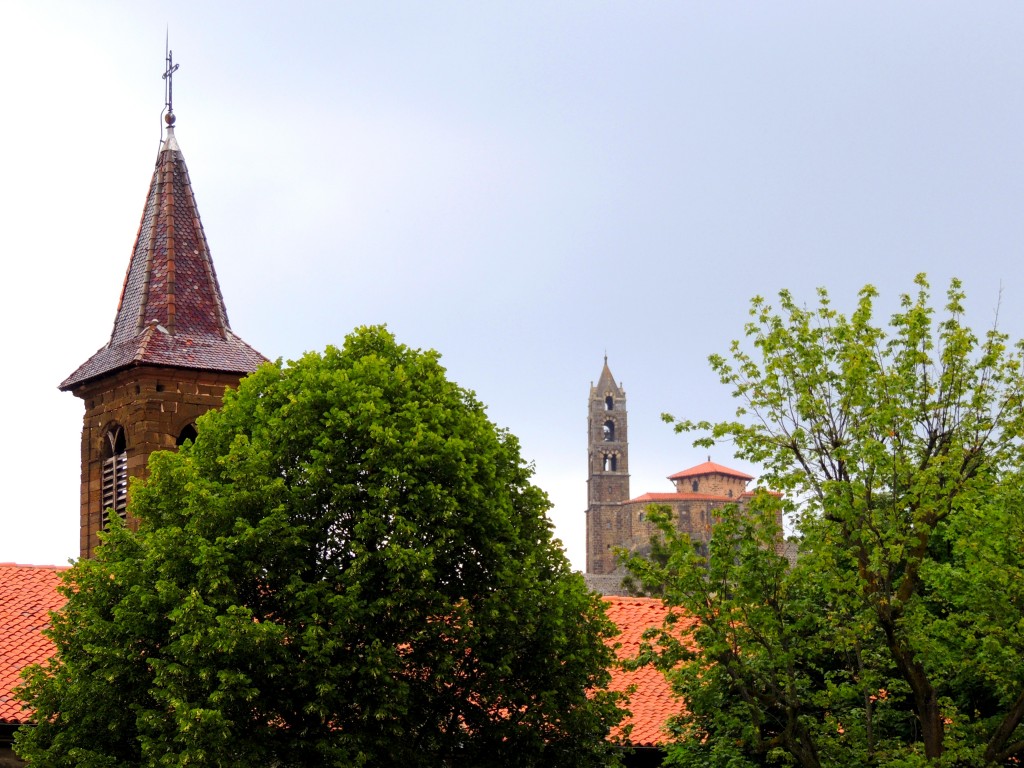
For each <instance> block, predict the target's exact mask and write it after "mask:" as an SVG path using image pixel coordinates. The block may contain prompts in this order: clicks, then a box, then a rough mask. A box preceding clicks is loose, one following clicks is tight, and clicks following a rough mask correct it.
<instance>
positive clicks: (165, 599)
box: [17, 328, 620, 768]
mask: <svg viewBox="0 0 1024 768" xmlns="http://www.w3.org/2000/svg"><path fill="white" fill-rule="evenodd" d="M198 431H199V437H198V439H197V440H196V442H195V444H194V445H186V446H185V447H183V448H182V449H181V450H180V451H179V452H177V453H162V454H156V455H155V456H154V457H153V459H152V460H151V464H150V471H151V475H150V478H149V480H148V482H146V483H140V484H136V485H134V486H133V487H132V493H131V506H130V511H131V514H132V515H133V516H135V517H136V518H138V520H139V521H140V524H139V527H138V531H137V532H132V531H130V530H128V529H126V528H124V527H114V528H113V529H112V530H111V531H110V532H109V533H108V534H107V535H106V536H105V537H104V543H103V546H102V547H101V548H100V549H99V551H98V554H97V556H96V558H95V559H94V560H91V561H79V562H78V563H77V564H76V565H75V566H74V567H73V568H72V569H70V570H69V571H68V572H67V578H66V582H65V585H64V587H63V591H64V594H65V595H66V596H67V599H68V600H67V605H66V607H65V608H64V609H63V610H62V611H61V612H60V613H59V614H57V615H56V616H55V617H54V621H53V626H52V629H51V630H50V636H51V637H52V638H53V640H54V642H55V643H56V649H57V653H56V656H55V657H54V658H53V660H52V661H51V662H50V664H49V665H48V666H46V667H45V668H37V669H35V670H34V671H33V672H32V673H31V674H30V675H29V677H28V683H27V685H26V686H25V687H24V689H23V691H22V693H23V695H24V696H25V698H26V700H27V701H28V703H29V704H30V705H31V707H32V708H33V709H34V710H35V717H36V722H37V724H36V725H35V727H33V728H26V729H22V731H21V732H20V733H19V734H18V745H17V748H18V750H19V752H20V753H21V754H22V755H23V756H25V757H27V758H29V759H30V760H31V763H32V765H38V766H79V767H86V768H92V767H97V768H98V767H99V766H111V767H112V766H185V765H204V766H209V765H218V766H239V765H270V766H310V765H317V766H321V765H322V766H333V765H337V766H350V765H402V766H417V765H421V766H442V765H479V766H488V765H494V766H499V765H500V766H516V765H522V766H527V765H540V764H543V765H571V766H577V765H591V764H598V763H600V764H605V763H606V762H607V759H608V756H607V754H606V751H607V745H606V737H607V735H608V733H609V729H610V728H611V727H612V726H613V725H614V724H615V723H617V722H618V719H619V717H620V711H619V710H618V708H617V706H616V703H615V697H614V696H613V695H612V694H610V693H608V692H607V691H606V690H604V687H605V684H606V683H607V681H608V677H609V675H608V671H607V670H608V668H609V666H610V664H611V661H612V659H611V655H610V654H611V652H610V650H609V649H608V646H607V645H606V642H605V641H606V640H607V639H608V638H609V636H610V631H611V630H612V627H611V626H610V624H609V623H608V622H607V620H606V619H605V618H604V614H603V610H602V607H601V605H600V601H599V599H597V598H596V597H595V596H593V595H592V594H590V593H588V592H587V590H586V589H585V587H584V585H583V582H582V579H581V577H580V576H578V575H577V574H573V573H572V572H571V570H570V567H569V565H568V562H567V560H566V558H565V556H564V554H563V552H562V551H561V548H560V547H559V545H558V544H557V542H555V541H553V539H552V536H551V528H550V524H549V522H548V520H547V518H546V517H545V511H546V510H547V509H548V506H549V504H548V501H547V498H546V496H545V495H544V493H543V492H542V491H540V490H539V489H538V488H536V487H535V486H533V485H532V484H531V483H530V476H531V469H530V467H529V466H528V465H526V464H525V463H524V462H523V460H522V459H521V457H520V453H519V447H518V444H517V441H516V439H515V438H514V437H513V436H512V435H511V434H509V433H508V432H506V431H504V430H501V429H498V428H496V427H495V426H494V425H493V424H492V423H491V422H490V421H489V420H488V419H487V418H486V415H485V413H484V408H483V406H482V405H481V404H480V403H479V402H478V401H477V400H476V399H475V398H474V396H473V394H472V393H471V392H468V391H467V390H465V389H462V388H460V387H459V386H457V385H455V384H454V383H452V382H450V381H448V380H447V379H446V377H445V372H444V369H443V368H442V367H441V366H440V365H439V363H438V355H437V354H436V353H434V352H420V351H417V350H412V349H409V348H407V347H405V346H402V345H399V344H397V343H396V342H395V340H394V338H393V337H392V336H391V335H390V334H389V333H388V332H387V331H385V330H384V329H382V328H370V329H361V330H358V331H357V332H355V333H354V334H352V335H351V336H349V337H348V338H347V340H346V342H345V345H344V348H343V349H336V348H328V350H327V351H326V352H325V353H324V354H323V355H319V354H307V355H306V356H304V357H303V358H302V359H300V360H299V361H297V362H294V363H290V364H288V365H282V364H281V363H280V362H278V363H277V364H276V365H273V364H268V365H265V366H264V367H263V368H261V369H260V370H259V371H257V372H256V373H255V374H253V375H252V376H250V377H249V378H247V379H245V380H244V381H243V382H242V383H241V385H240V387H239V389H238V391H237V392H229V393H228V394H227V395H226V397H225V401H224V407H223V408H222V410H220V411H219V412H213V413H210V414H207V415H206V416H204V417H203V418H202V419H201V420H200V423H199V430H198Z"/></svg>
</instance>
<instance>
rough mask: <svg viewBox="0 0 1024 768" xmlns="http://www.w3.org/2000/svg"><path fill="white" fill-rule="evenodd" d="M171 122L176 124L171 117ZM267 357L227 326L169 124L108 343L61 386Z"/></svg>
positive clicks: (233, 369) (239, 366) (234, 365)
mask: <svg viewBox="0 0 1024 768" xmlns="http://www.w3.org/2000/svg"><path fill="white" fill-rule="evenodd" d="M169 117H170V116H169ZM168 122H169V123H173V117H170V119H169V120H168ZM265 360H266V358H264V357H263V355H261V354H260V353H259V352H257V351H256V350H255V349H253V348H252V347H250V346H249V345H248V344H246V343H245V342H244V341H242V340H241V339H240V338H238V337H237V336H236V335H235V334H234V333H232V331H231V327H230V326H229V325H228V316H227V311H226V310H225V308H224V297H223V296H222V295H221V292H220V286H219V285H218V284H217V275H216V273H215V272H214V269H213V261H212V260H211V258H210V248H209V246H208V245H207V243H206V235H205V234H204V232H203V225H202V222H201V221H200V220H199V211H198V209H197V208H196V201H195V197H194V196H193V194H192V184H191V182H190V181H189V177H188V169H187V168H186V167H185V160H184V158H183V157H182V154H181V150H180V149H179V147H178V142H177V140H176V139H175V137H174V126H173V124H171V125H169V126H168V129H167V138H166V140H165V141H164V142H163V144H162V146H161V147H160V152H159V154H158V155H157V161H156V170H155V171H154V172H153V181H152V183H151V184H150V186H149V195H148V196H147V198H146V207H145V209H144V211H143V214H142V223H141V224H140V225H139V233H138V236H137V237H136V240H135V248H134V250H133V251H132V258H131V263H130V264H129V265H128V273H127V274H126V275H125V281H124V288H123V289H122V291H121V301H120V303H119V304H118V308H117V317H116V318H115V319H114V330H113V332H112V333H111V335H110V341H109V342H108V343H107V344H106V346H104V347H102V348H101V349H99V350H98V351H97V352H96V354H94V355H93V356H92V357H91V358H89V359H88V360H87V361H86V362H85V363H83V364H82V365H81V366H80V367H79V368H78V370H76V371H75V372H74V373H72V374H71V375H70V376H69V377H68V378H67V379H65V380H64V381H63V382H62V383H61V385H60V388H61V389H62V390H68V389H72V388H74V387H75V386H77V385H79V384H82V383H84V382H86V381H89V380H91V379H95V378H97V377H99V376H103V375H104V374H107V373H111V372H113V371H116V370H120V369H122V368H126V367H128V366H132V365H159V366H175V367H179V368H195V369H201V370H207V371H223V372H228V373H240V374H244V373H250V372H252V371H254V370H255V369H256V368H257V367H258V366H259V365H260V364H261V363H263V362H264V361H265Z"/></svg>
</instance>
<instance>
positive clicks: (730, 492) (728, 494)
mask: <svg viewBox="0 0 1024 768" xmlns="http://www.w3.org/2000/svg"><path fill="white" fill-rule="evenodd" d="M725 495H726V496H728V497H729V498H730V499H731V498H732V488H730V489H729V491H728V492H727V493H726V494H725Z"/></svg>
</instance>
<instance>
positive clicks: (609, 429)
mask: <svg viewBox="0 0 1024 768" xmlns="http://www.w3.org/2000/svg"><path fill="white" fill-rule="evenodd" d="M614 440H615V422H614V421H606V422H605V423H604V441H605V442H606V443H610V442H613V441H614Z"/></svg>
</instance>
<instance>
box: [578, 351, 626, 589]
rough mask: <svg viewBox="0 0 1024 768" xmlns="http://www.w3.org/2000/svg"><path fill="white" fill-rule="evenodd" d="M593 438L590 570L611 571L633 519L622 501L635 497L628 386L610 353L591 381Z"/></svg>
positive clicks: (589, 435) (590, 441) (589, 432)
mask: <svg viewBox="0 0 1024 768" xmlns="http://www.w3.org/2000/svg"><path fill="white" fill-rule="evenodd" d="M587 441H588V444H589V445H588V451H587V460H588V470H587V573H597V574H601V573H611V572H612V571H614V570H615V552H614V548H615V547H616V546H619V545H620V544H621V543H622V542H623V541H624V540H625V539H624V537H625V534H624V532H623V530H622V526H623V524H624V522H628V521H624V520H623V519H622V504H623V502H625V501H628V500H629V443H628V432H627V423H626V392H625V390H623V389H622V387H620V386H619V385H618V384H616V383H615V378H614V377H613V376H612V372H611V370H610V369H609V368H608V357H607V356H605V358H604V368H603V369H602V370H601V377H600V378H599V379H598V380H597V385H596V386H593V385H592V386H591V387H590V403H589V408H588V416H587Z"/></svg>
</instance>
